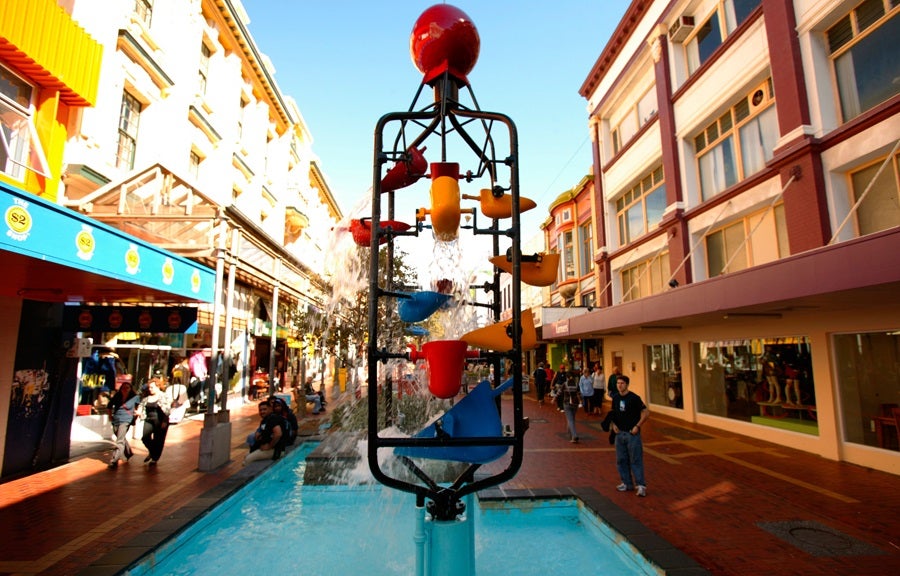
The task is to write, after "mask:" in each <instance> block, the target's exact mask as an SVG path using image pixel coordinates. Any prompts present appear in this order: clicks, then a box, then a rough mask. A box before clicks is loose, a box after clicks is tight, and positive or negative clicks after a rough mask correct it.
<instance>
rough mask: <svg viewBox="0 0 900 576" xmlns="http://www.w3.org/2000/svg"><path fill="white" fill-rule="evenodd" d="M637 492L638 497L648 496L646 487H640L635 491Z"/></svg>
mask: <svg viewBox="0 0 900 576" xmlns="http://www.w3.org/2000/svg"><path fill="white" fill-rule="evenodd" d="M635 492H637V495H638V496H640V497H641V498H643V497H644V496H646V495H647V487H646V486H638V487H637V490H635Z"/></svg>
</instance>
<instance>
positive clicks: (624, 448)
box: [610, 374, 650, 496]
mask: <svg viewBox="0 0 900 576" xmlns="http://www.w3.org/2000/svg"><path fill="white" fill-rule="evenodd" d="M628 384H629V379H628V376H624V375H621V374H620V375H618V376H617V378H616V392H612V391H610V395H611V396H612V425H611V427H612V431H613V432H614V433H615V435H616V467H617V468H618V469H619V478H620V479H621V480H622V483H621V484H619V485H618V486H616V490H618V491H619V492H625V491H629V490H632V489H634V490H635V492H636V493H637V495H638V496H646V495H647V483H646V482H645V480H644V445H643V442H642V441H641V426H642V425H643V424H644V422H646V421H647V418H649V417H650V411H649V410H648V409H647V406H646V405H645V404H644V401H643V400H641V397H640V396H638V395H637V394H635V393H634V392H631V391H630V390H629V389H628Z"/></svg>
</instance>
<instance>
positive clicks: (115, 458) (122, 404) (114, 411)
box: [108, 382, 141, 470]
mask: <svg viewBox="0 0 900 576" xmlns="http://www.w3.org/2000/svg"><path fill="white" fill-rule="evenodd" d="M140 401H141V397H140V396H138V395H137V394H135V393H134V390H132V389H131V383H130V382H122V385H121V386H120V387H119V389H118V391H116V393H115V394H113V397H112V398H111V399H110V401H109V405H108V408H109V415H110V419H111V421H112V427H113V435H114V436H115V437H116V448H115V450H113V455H112V458H111V459H110V461H109V467H110V468H111V469H113V470H114V469H116V468H118V467H119V460H124V461H125V462H128V461H129V460H131V457H132V456H134V451H133V450H132V449H131V444H129V443H128V429H129V428H131V425H132V424H133V423H134V419H135V409H136V408H137V406H138V404H139V403H140Z"/></svg>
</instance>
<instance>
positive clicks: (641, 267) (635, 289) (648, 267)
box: [622, 251, 670, 302]
mask: <svg viewBox="0 0 900 576" xmlns="http://www.w3.org/2000/svg"><path fill="white" fill-rule="evenodd" d="M669 274H670V270H669V252H668V251H666V252H663V253H662V254H659V255H658V256H656V257H654V258H652V259H649V260H645V261H644V262H641V263H639V264H636V265H634V266H632V267H630V268H625V269H624V270H622V302H628V301H631V300H637V299H638V298H643V297H644V296H650V295H651V294H659V293H660V292H662V291H663V290H664V288H665V285H666V282H667V281H668V280H669Z"/></svg>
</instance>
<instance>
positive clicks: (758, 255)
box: [706, 203, 790, 278]
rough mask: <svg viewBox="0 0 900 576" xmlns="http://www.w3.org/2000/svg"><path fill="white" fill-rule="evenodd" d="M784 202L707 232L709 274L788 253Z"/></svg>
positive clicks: (737, 268) (772, 258)
mask: <svg viewBox="0 0 900 576" xmlns="http://www.w3.org/2000/svg"><path fill="white" fill-rule="evenodd" d="M789 252H790V250H789V246H788V245H787V224H786V223H785V218H784V204H783V203H782V204H778V205H777V206H775V207H774V208H773V209H771V210H769V209H766V210H763V211H760V212H757V213H755V214H752V215H750V216H747V217H746V218H743V219H741V220H739V221H737V222H734V223H732V224H729V225H727V226H725V227H723V228H719V229H718V230H716V231H714V232H712V233H710V234H708V235H707V236H706V265H707V274H708V277H709V278H713V277H715V276H718V275H720V274H724V273H727V272H737V271H738V270H743V269H744V268H748V267H750V266H753V265H759V264H764V263H766V262H771V261H773V260H777V259H779V258H784V257H785V256H788V254H789Z"/></svg>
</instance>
